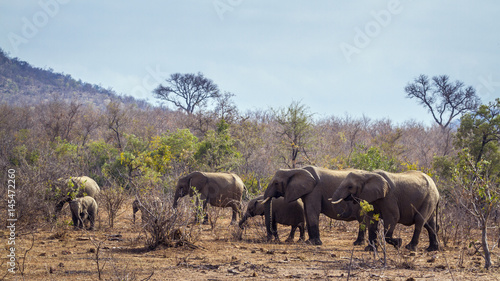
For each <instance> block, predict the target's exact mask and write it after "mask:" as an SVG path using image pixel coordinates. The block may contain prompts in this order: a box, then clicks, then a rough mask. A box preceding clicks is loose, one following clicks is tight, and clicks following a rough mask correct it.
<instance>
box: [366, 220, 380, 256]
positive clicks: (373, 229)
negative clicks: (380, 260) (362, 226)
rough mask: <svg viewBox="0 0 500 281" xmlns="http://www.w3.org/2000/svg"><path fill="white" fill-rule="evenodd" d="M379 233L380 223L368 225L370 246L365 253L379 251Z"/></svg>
mask: <svg viewBox="0 0 500 281" xmlns="http://www.w3.org/2000/svg"><path fill="white" fill-rule="evenodd" d="M377 232H378V223H372V224H369V225H368V246H366V247H365V251H374V250H376V249H377Z"/></svg>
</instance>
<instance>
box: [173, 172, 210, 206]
mask: <svg viewBox="0 0 500 281" xmlns="http://www.w3.org/2000/svg"><path fill="white" fill-rule="evenodd" d="M207 181H208V178H207V177H206V175H205V174H204V173H202V172H193V173H191V174H189V175H187V176H184V177H182V178H180V179H179V181H178V182H177V186H176V188H175V196H174V205H173V207H174V208H177V200H178V199H179V198H182V197H184V196H186V195H189V196H193V195H194V189H196V190H197V192H199V193H201V194H208V191H206V190H204V189H205V188H207V187H206V185H207ZM193 188H194V189H193Z"/></svg>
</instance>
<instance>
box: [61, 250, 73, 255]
mask: <svg viewBox="0 0 500 281" xmlns="http://www.w3.org/2000/svg"><path fill="white" fill-rule="evenodd" d="M61 254H63V255H71V254H72V253H71V251H68V250H63V251H62V252H61Z"/></svg>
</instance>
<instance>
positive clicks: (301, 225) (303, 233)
mask: <svg viewBox="0 0 500 281" xmlns="http://www.w3.org/2000/svg"><path fill="white" fill-rule="evenodd" d="M298 227H299V232H300V237H299V241H305V240H306V237H305V229H304V223H303V222H301V223H299V225H298Z"/></svg>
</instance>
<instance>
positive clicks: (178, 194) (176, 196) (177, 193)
mask: <svg viewBox="0 0 500 281" xmlns="http://www.w3.org/2000/svg"><path fill="white" fill-rule="evenodd" d="M180 197H181V192H180V189H177V190H176V191H175V196H174V204H173V205H172V207H173V208H174V209H177V201H178V200H179V198H180Z"/></svg>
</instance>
